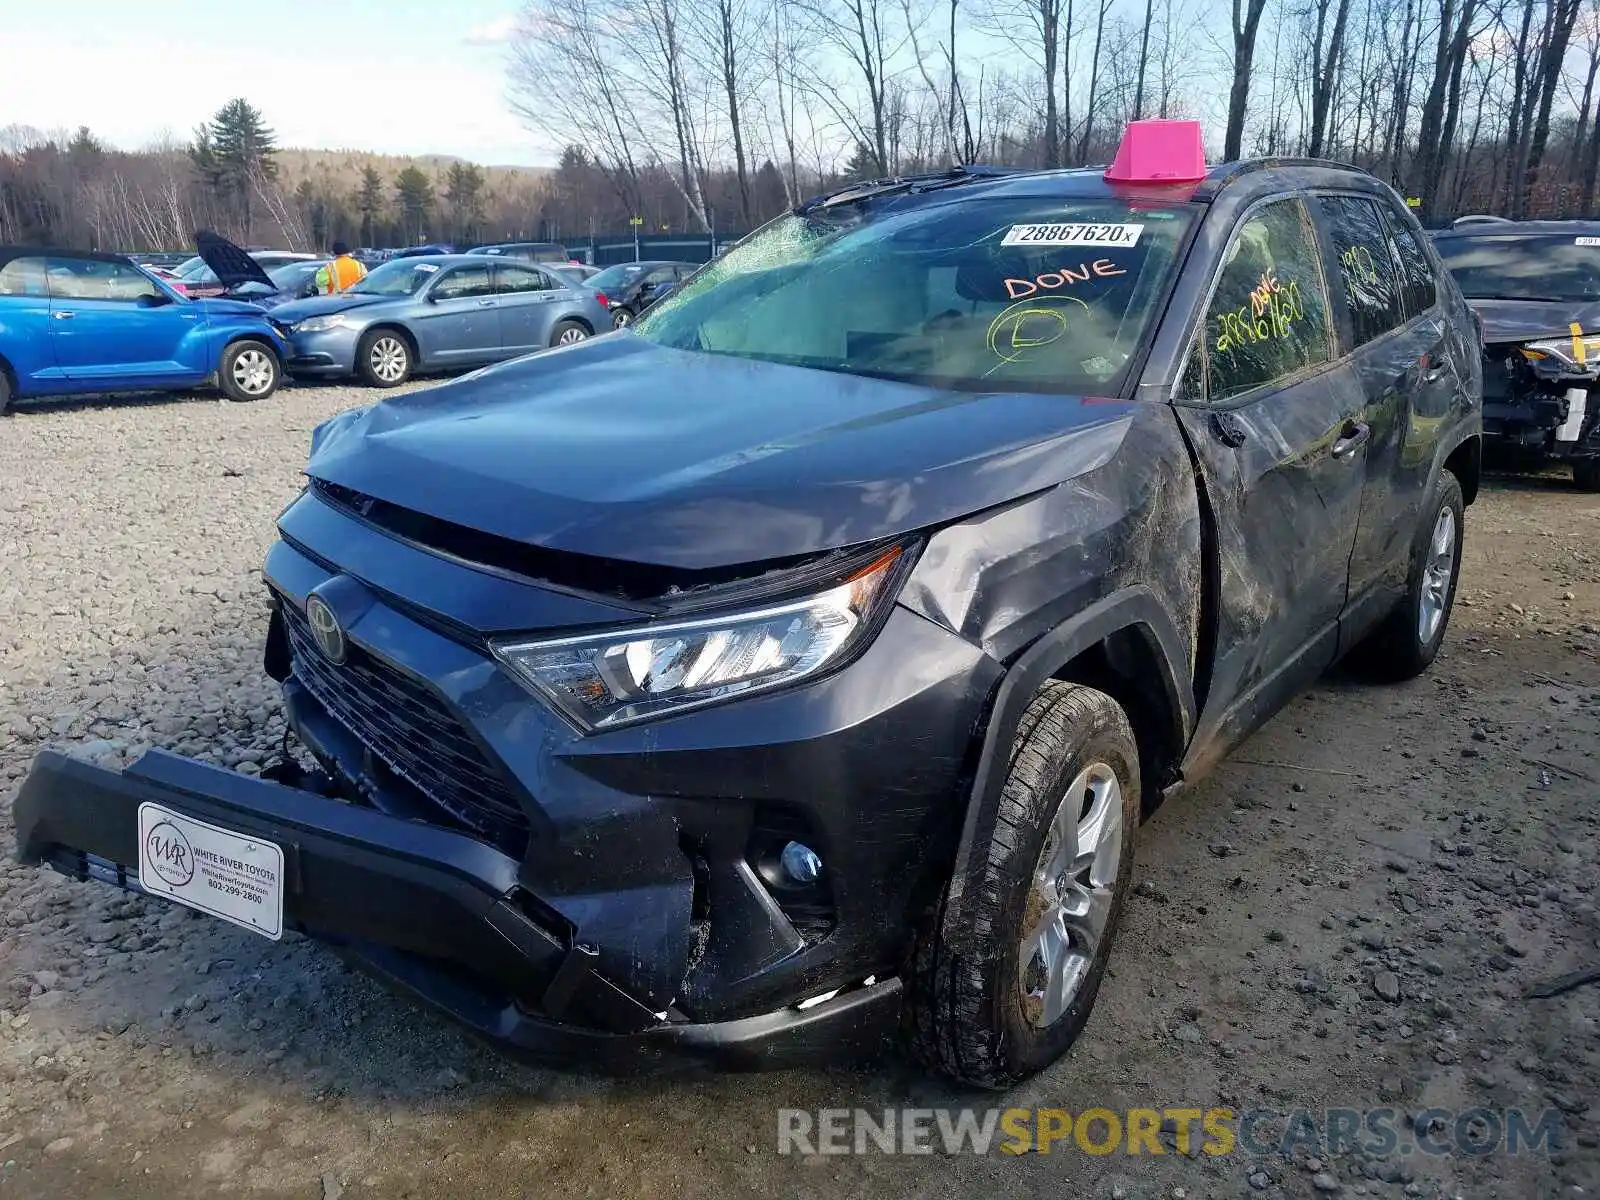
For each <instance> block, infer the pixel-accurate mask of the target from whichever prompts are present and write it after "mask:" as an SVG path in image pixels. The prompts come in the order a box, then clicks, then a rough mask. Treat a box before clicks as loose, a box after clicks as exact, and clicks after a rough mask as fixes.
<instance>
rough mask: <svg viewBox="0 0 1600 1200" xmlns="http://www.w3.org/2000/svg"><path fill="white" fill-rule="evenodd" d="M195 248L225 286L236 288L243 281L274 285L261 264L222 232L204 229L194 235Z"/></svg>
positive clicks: (268, 285)
mask: <svg viewBox="0 0 1600 1200" xmlns="http://www.w3.org/2000/svg"><path fill="white" fill-rule="evenodd" d="M194 248H195V253H197V254H198V255H199V256H200V257H201V258H203V259H204V260H205V264H206V266H208V267H210V268H211V273H212V274H213V275H215V276H216V277H217V281H218V282H219V283H221V284H222V286H223V287H225V288H236V287H238V286H239V285H240V284H243V283H262V284H265V285H266V286H267V287H271V286H272V280H271V279H269V278H268V277H267V273H266V272H265V271H263V270H262V269H261V264H260V263H258V262H256V260H255V259H253V258H251V257H250V256H249V255H248V254H246V253H245V252H244V251H243V250H241V249H239V247H238V246H235V245H234V244H233V243H232V242H230V241H229V240H228V239H227V238H225V237H223V236H222V235H221V234H220V233H212V232H211V231H210V230H208V229H202V230H201V231H200V232H199V233H197V234H195V235H194Z"/></svg>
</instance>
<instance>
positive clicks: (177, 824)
mask: <svg viewBox="0 0 1600 1200" xmlns="http://www.w3.org/2000/svg"><path fill="white" fill-rule="evenodd" d="M139 883H140V885H141V886H142V887H143V888H144V890H145V891H147V892H150V893H151V894H152V895H156V896H165V897H166V898H167V899H169V900H176V901H177V902H178V903H179V904H187V905H188V906H189V907H190V908H197V909H199V910H200V911H201V912H203V913H209V914H210V915H211V916H213V917H221V918H222V919H223V920H224V921H232V922H233V923H234V924H235V925H242V926H243V927H244V928H246V929H250V930H254V931H255V932H256V933H259V934H261V935H262V936H263V937H269V938H271V939H272V940H273V941H277V940H278V939H279V938H281V937H282V936H283V849H282V848H281V847H279V846H278V845H276V844H274V843H272V842H265V841H262V840H261V839H260V838H252V837H246V836H244V835H243V834H240V833H233V832H230V831H229V830H226V829H220V828H218V827H217V826H215V825H210V824H207V823H206V822H205V821H196V820H195V819H194V818H193V817H186V816H184V815H183V814H182V813H178V812H173V811H172V810H171V809H170V808H163V807H162V806H161V805H159V804H141V805H139Z"/></svg>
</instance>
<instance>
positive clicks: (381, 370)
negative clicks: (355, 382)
mask: <svg viewBox="0 0 1600 1200" xmlns="http://www.w3.org/2000/svg"><path fill="white" fill-rule="evenodd" d="M414 365H415V364H414V361H413V358H412V354H411V343H410V342H408V341H406V339H405V335H403V334H400V333H397V332H396V331H395V330H393V329H373V330H369V331H368V332H367V333H365V334H363V335H362V337H361V342H360V344H359V345H358V346H357V347H356V370H357V371H359V372H360V373H361V378H362V379H363V380H364V381H365V382H366V383H368V384H369V385H371V386H372V387H381V388H392V387H399V386H400V385H401V384H402V383H404V382H405V381H406V380H408V379H410V378H411V371H412V369H413V367H414Z"/></svg>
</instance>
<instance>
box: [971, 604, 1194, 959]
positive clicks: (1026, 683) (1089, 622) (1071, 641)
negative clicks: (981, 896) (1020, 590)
mask: <svg viewBox="0 0 1600 1200" xmlns="http://www.w3.org/2000/svg"><path fill="white" fill-rule="evenodd" d="M1124 630H1133V631H1136V632H1138V633H1140V634H1142V635H1144V636H1145V637H1146V638H1147V639H1148V640H1149V642H1150V648H1151V650H1152V653H1153V656H1154V658H1155V660H1156V662H1157V664H1158V666H1159V668H1160V675H1161V678H1160V679H1159V680H1152V681H1150V682H1151V683H1152V684H1156V685H1158V686H1160V688H1161V689H1162V691H1163V692H1164V693H1165V700H1166V702H1167V705H1168V707H1169V708H1170V710H1171V714H1172V717H1173V719H1174V720H1175V722H1176V723H1177V725H1178V727H1179V728H1178V729H1177V730H1176V733H1177V742H1178V745H1177V747H1176V749H1177V751H1178V753H1179V755H1180V756H1181V755H1182V753H1183V751H1184V750H1186V749H1187V746H1188V740H1189V738H1190V736H1191V735H1192V733H1193V731H1194V725H1195V702H1194V690H1193V688H1192V687H1190V686H1186V685H1185V680H1186V678H1187V670H1186V669H1185V668H1184V666H1183V664H1185V663H1187V661H1188V658H1187V656H1186V655H1185V653H1184V651H1183V641H1182V639H1181V638H1180V637H1179V635H1178V630H1177V628H1176V626H1175V625H1174V624H1173V622H1172V618H1171V617H1170V616H1168V614H1167V612H1166V610H1165V609H1164V608H1163V607H1162V605H1161V602H1160V600H1159V599H1158V598H1157V597H1156V594H1155V593H1154V592H1153V591H1152V590H1151V589H1150V588H1149V587H1147V586H1145V585H1144V584H1134V585H1132V586H1130V587H1126V588H1123V589H1120V590H1118V591H1116V592H1113V593H1111V594H1110V595H1109V596H1105V597H1103V598H1102V599H1100V600H1098V601H1096V602H1095V603H1094V604H1092V605H1090V606H1089V607H1088V608H1086V609H1084V610H1083V611H1082V612H1080V613H1078V614H1077V615H1076V616H1075V617H1073V618H1072V619H1071V620H1069V621H1066V622H1063V623H1062V624H1061V625H1058V626H1057V627H1056V628H1055V629H1053V630H1051V631H1050V632H1049V633H1046V634H1044V635H1043V636H1042V637H1040V638H1038V639H1037V640H1036V641H1035V642H1033V644H1032V645H1030V646H1029V647H1028V648H1027V649H1026V650H1024V651H1023V652H1022V653H1021V654H1020V655H1018V656H1017V658H1016V659H1015V661H1013V662H1012V664H1011V665H1010V666H1009V667H1008V668H1007V670H1006V673H1005V675H1004V677H1003V678H1002V679H1001V680H1000V684H999V686H998V688H997V689H996V692H995V695H994V699H993V700H992V701H991V703H990V705H989V720H988V724H987V727H986V728H985V730H984V733H983V745H982V749H981V751H980V753H979V757H978V762H977V767H976V769H975V771H974V773H973V780H972V791H971V794H970V795H969V796H968V798H967V806H966V812H965V814H964V816H963V819H962V824H961V835H960V838H959V841H958V842H957V845H956V853H955V859H954V862H953V864H952V871H951V875H950V884H949V892H948V895H947V899H946V903H945V915H944V923H945V929H944V934H945V936H946V937H947V938H952V937H956V936H958V931H959V929H960V928H961V927H962V925H963V924H964V922H961V921H960V920H959V919H957V918H958V916H959V913H960V911H961V909H962V908H963V907H964V896H963V893H964V891H965V887H966V880H967V877H968V875H969V874H970V868H971V866H972V861H973V857H974V855H975V853H976V852H977V850H978V847H980V846H982V845H984V844H985V843H986V842H987V840H988V838H989V836H990V829H989V825H990V824H991V823H992V822H993V820H994V815H995V813H996V812H997V811H998V807H999V806H998V800H999V795H1000V789H1001V788H1002V787H1004V786H1005V778H1006V772H1007V770H1008V769H1009V766H1010V750H1011V743H1012V741H1013V739H1014V738H1015V736H1016V730H1017V726H1018V725H1019V724H1020V723H1021V720H1022V715H1023V713H1024V711H1025V710H1026V709H1027V707H1028V704H1029V703H1030V702H1031V701H1032V700H1033V697H1034V695H1035V694H1036V693H1037V692H1038V690H1039V689H1040V688H1041V687H1042V686H1043V685H1044V684H1045V683H1047V682H1048V681H1049V680H1051V679H1053V678H1056V677H1058V673H1059V672H1060V671H1061V670H1062V669H1063V668H1064V667H1066V666H1067V665H1068V664H1070V663H1071V662H1072V661H1073V660H1075V659H1077V658H1078V657H1080V656H1081V655H1083V654H1084V653H1085V652H1087V651H1089V650H1091V649H1093V648H1094V647H1095V646H1097V645H1099V644H1100V643H1102V642H1104V641H1105V640H1106V639H1107V638H1109V637H1110V636H1112V635H1113V634H1116V633H1119V632H1122V631H1124Z"/></svg>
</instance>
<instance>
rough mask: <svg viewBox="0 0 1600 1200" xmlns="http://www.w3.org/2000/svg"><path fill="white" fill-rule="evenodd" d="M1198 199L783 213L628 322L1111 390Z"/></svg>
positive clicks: (964, 373)
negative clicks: (1188, 204) (1189, 201)
mask: <svg viewBox="0 0 1600 1200" xmlns="http://www.w3.org/2000/svg"><path fill="white" fill-rule="evenodd" d="M1193 212H1194V210H1193V209H1190V208H1187V207H1185V206H1182V205H1158V204H1140V205H1138V206H1137V207H1135V206H1133V205H1130V204H1129V203H1128V202H1126V201H1122V200H1103V199H1095V200H1090V199H1077V200H1074V199H1071V198H1066V199H1063V198H1060V197H1056V198H1053V199H1045V198H1041V197H1006V198H1003V199H982V198H964V199H954V200H952V199H950V198H948V197H943V196H941V197H939V199H938V200H936V201H933V202H929V201H927V200H924V199H920V198H916V199H913V200H912V201H911V203H907V202H906V199H905V198H904V197H902V196H897V197H895V198H893V199H892V200H889V201H887V202H880V203H878V204H842V205H836V206H830V207H826V208H821V209H817V210H814V211H811V212H808V213H805V214H804V215H791V216H787V217H781V218H779V219H778V220H777V221H774V222H772V223H771V224H770V225H768V226H766V227H765V228H763V229H761V230H760V231H758V232H757V233H756V234H755V235H754V236H752V237H751V238H750V239H749V240H748V241H745V242H742V243H740V244H739V245H738V246H735V247H734V248H733V249H732V250H730V251H728V253H727V254H725V255H724V256H723V257H722V258H720V259H718V260H716V261H715V262H713V263H711V264H710V265H709V266H707V267H705V268H704V269H702V270H701V271H700V273H699V274H698V275H696V276H695V277H694V279H693V280H692V281H691V282H689V283H686V284H684V285H682V286H681V287H680V288H679V289H678V290H677V291H675V292H674V293H672V294H671V295H670V296H668V297H667V298H666V299H665V300H663V301H661V302H660V303H659V304H657V305H655V306H654V307H653V308H652V309H651V310H650V312H649V313H648V314H647V315H646V316H645V317H643V318H641V319H640V321H639V322H638V323H637V324H636V325H635V326H634V329H635V331H636V332H637V333H638V334H639V335H640V336H642V337H645V338H648V339H650V340H651V341H653V342H657V343H659V344H660V345H663V346H672V347H675V348H677V349H681V350H699V351H703V352H706V353H710V354H727V355H733V356H737V357H741V358H754V359H761V360H764V361H767V362H780V363H788V364H791V365H795V366H803V367H814V368H818V369H821V370H828V371H843V372H847V373H849V374H857V375H870V376H875V377H879V378H887V379H900V380H908V381H912V382H921V383H926V384H929V385H933V386H942V387H954V388H965V389H971V390H980V391H988V390H994V391H1003V390H1014V391H1016V390H1021V391H1048V392H1067V393H1070V392H1099V393H1106V392H1111V391H1114V390H1117V389H1120V387H1121V385H1122V383H1123V379H1124V375H1125V373H1126V370H1127V365H1128V363H1129V361H1130V360H1131V359H1132V358H1133V355H1134V353H1135V352H1136V351H1137V350H1138V349H1139V345H1140V342H1141V340H1142V339H1143V338H1144V336H1145V334H1146V331H1147V330H1148V329H1149V327H1150V325H1151V322H1152V320H1153V318H1154V316H1155V314H1156V312H1157V311H1158V308H1159V304H1160V301H1161V299H1162V297H1163V296H1164V294H1165V292H1166V289H1167V285H1168V283H1169V281H1170V278H1171V275H1172V273H1173V263H1174V261H1175V258H1176V255H1177V251H1178V247H1179V245H1180V243H1181V241H1182V239H1183V235H1184V232H1185V231H1186V230H1187V229H1188V227H1189V225H1190V223H1191V221H1192V220H1193V215H1192V214H1193ZM590 282H591V283H592V284H594V285H597V286H598V285H599V284H600V279H599V278H596V279H593V280H591V281H590ZM602 290H603V289H602Z"/></svg>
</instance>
